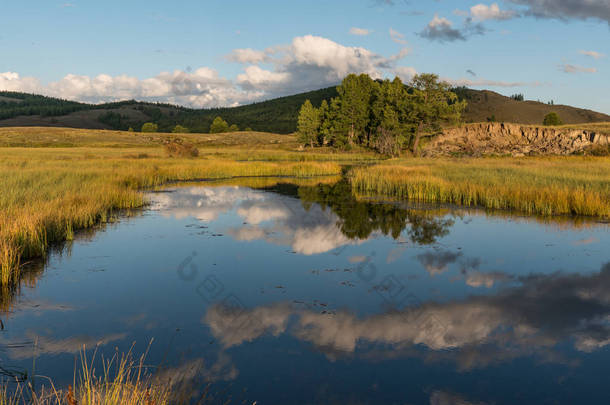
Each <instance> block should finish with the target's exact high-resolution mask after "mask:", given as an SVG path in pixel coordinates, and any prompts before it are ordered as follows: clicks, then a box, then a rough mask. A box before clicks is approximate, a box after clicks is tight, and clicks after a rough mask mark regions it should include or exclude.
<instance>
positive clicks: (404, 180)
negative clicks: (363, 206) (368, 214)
mask: <svg viewBox="0 0 610 405" xmlns="http://www.w3.org/2000/svg"><path fill="white" fill-rule="evenodd" d="M350 181H351V183H352V185H353V187H354V189H355V191H357V192H359V193H364V194H377V195H387V196H391V197H395V198H399V199H404V200H407V199H409V200H415V201H423V202H440V203H450V204H458V205H463V206H480V207H484V208H488V209H502V210H511V211H518V212H521V213H525V214H532V215H543V216H551V215H586V216H594V217H601V218H608V217H610V158H601V157H600V158H593V157H546V158H486V159H459V160H452V159H438V160H432V159H431V160H425V159H410V160H395V161H391V162H386V163H384V164H383V165H378V166H374V167H366V168H355V169H353V170H352V171H351V172H350Z"/></svg>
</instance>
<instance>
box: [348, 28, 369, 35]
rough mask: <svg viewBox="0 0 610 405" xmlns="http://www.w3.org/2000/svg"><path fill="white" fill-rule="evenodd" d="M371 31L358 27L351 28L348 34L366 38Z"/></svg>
mask: <svg viewBox="0 0 610 405" xmlns="http://www.w3.org/2000/svg"><path fill="white" fill-rule="evenodd" d="M371 32H372V31H371V30H368V29H366V28H358V27H352V28H350V29H349V33H350V34H352V35H357V36H367V35H369V34H370V33H371Z"/></svg>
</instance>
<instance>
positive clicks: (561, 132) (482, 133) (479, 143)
mask: <svg viewBox="0 0 610 405" xmlns="http://www.w3.org/2000/svg"><path fill="white" fill-rule="evenodd" d="M595 144H600V145H610V137H609V136H608V135H603V134H598V133H595V132H591V131H583V130H575V129H566V128H551V127H530V126H523V125H518V124H504V123H483V124H468V125H464V126H462V127H459V128H452V129H449V130H447V131H445V132H444V133H443V134H441V135H439V136H437V137H436V138H434V139H433V140H432V141H431V142H430V143H429V144H428V145H426V147H425V148H424V151H423V155H424V156H443V155H453V154H463V155H471V156H480V155H493V154H495V155H506V154H510V155H513V156H524V155H530V154H537V155H569V154H572V153H574V152H579V151H582V150H583V149H585V148H587V147H589V146H592V145H595Z"/></svg>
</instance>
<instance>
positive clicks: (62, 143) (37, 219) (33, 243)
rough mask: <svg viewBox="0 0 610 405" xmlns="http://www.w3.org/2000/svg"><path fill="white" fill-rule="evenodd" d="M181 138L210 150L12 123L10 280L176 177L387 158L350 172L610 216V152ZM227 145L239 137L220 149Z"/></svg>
mask: <svg viewBox="0 0 610 405" xmlns="http://www.w3.org/2000/svg"><path fill="white" fill-rule="evenodd" d="M179 136H180V137H181V139H182V140H183V141H184V142H188V143H190V144H193V145H196V146H197V148H198V149H199V157H197V158H169V157H167V156H166V153H165V151H164V148H163V144H164V142H166V141H167V140H168V139H175V138H172V137H174V135H171V134H140V133H128V132H118V131H89V130H74V129H65V128H51V129H49V128H0V145H22V146H19V147H17V146H14V147H5V148H2V147H0V190H1V193H0V285H3V286H6V285H15V284H18V283H16V282H17V281H18V279H19V278H20V268H21V267H22V266H20V264H22V263H23V262H24V261H26V260H28V259H29V258H34V257H40V256H43V255H45V254H46V252H47V251H48V248H49V245H50V244H52V243H56V242H61V241H65V240H69V239H72V238H73V237H74V232H75V231H76V230H79V229H84V228H89V227H92V226H94V225H96V224H98V223H104V222H106V221H109V220H111V219H112V217H113V216H115V215H117V213H118V211H119V210H125V209H132V208H138V207H142V206H143V205H144V204H145V200H144V196H143V194H142V193H141V191H142V190H144V189H149V188H154V187H157V186H160V185H163V184H167V183H169V182H176V181H194V180H202V179H227V178H236V177H237V178H239V177H241V176H259V177H273V176H294V177H298V178H307V177H313V176H322V175H335V176H336V175H339V174H340V173H341V170H342V167H341V165H340V164H350V163H353V162H362V161H367V162H369V163H372V164H374V163H378V164H377V165H375V166H366V167H356V168H354V169H352V171H351V173H350V180H351V182H352V184H353V186H354V191H355V192H356V193H360V194H368V195H371V194H376V195H380V196H388V197H393V198H399V199H412V200H419V201H426V202H443V203H452V204H460V205H464V206H481V207H486V208H490V209H492V208H493V209H504V210H511V211H519V212H521V213H526V214H536V215H547V216H550V215H559V214H567V215H588V216H595V217H603V218H607V217H609V216H610V215H609V206H610V192H609V187H610V158H591V157H555V158H553V157H548V158H518V159H514V158H497V159H491V158H488V159H462V160H451V159H444V160H442V159H441V160H425V159H402V160H401V159H398V160H390V161H385V162H381V163H380V162H379V161H377V159H378V156H376V155H374V154H372V153H370V152H364V151H359V152H353V153H338V152H336V151H334V150H330V149H316V150H315V151H309V150H306V151H301V150H298V148H296V147H291V146H290V145H293V146H294V145H296V144H295V143H294V137H292V136H289V135H273V134H260V133H233V134H220V135H207V134H180V135H179ZM223 136H224V137H226V138H223ZM284 141H285V142H284ZM223 142H227V143H228V144H226V146H218V145H219V144H222V143H223ZM239 142H242V143H241V144H240V143H239ZM278 142H279V143H278ZM282 142H284V143H282ZM23 145H37V146H38V147H23ZM40 145H45V147H40ZM278 145H279V146H278ZM273 181H274V180H271V179H269V180H259V183H261V184H262V183H272V182H273Z"/></svg>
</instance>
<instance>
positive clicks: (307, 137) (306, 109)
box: [297, 100, 320, 148]
mask: <svg viewBox="0 0 610 405" xmlns="http://www.w3.org/2000/svg"><path fill="white" fill-rule="evenodd" d="M297 125H298V129H297V136H298V139H299V142H301V143H302V144H303V145H309V146H311V147H312V148H313V147H314V144H316V143H317V139H318V130H319V128H320V113H319V111H318V109H316V108H314V106H313V105H312V104H311V101H309V100H305V103H303V106H302V107H301V111H300V112H299V119H298V123H297Z"/></svg>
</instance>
